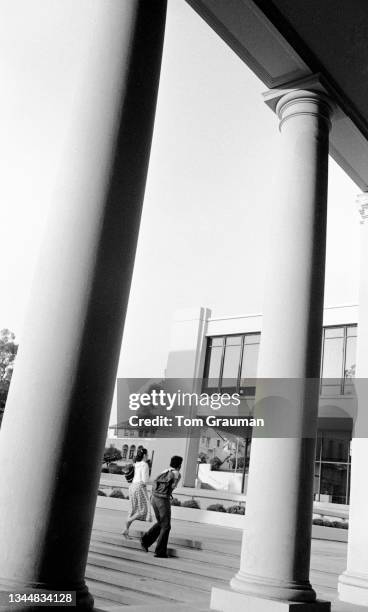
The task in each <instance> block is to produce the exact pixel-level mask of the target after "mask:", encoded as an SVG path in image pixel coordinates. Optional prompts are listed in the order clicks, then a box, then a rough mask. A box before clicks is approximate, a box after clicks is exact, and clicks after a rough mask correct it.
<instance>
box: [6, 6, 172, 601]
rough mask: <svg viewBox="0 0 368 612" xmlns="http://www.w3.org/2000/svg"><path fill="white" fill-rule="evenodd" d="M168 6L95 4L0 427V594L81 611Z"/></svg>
mask: <svg viewBox="0 0 368 612" xmlns="http://www.w3.org/2000/svg"><path fill="white" fill-rule="evenodd" d="M165 12H166V1H165V0H150V2H141V1H140V0H129V2H119V1H117V2H99V3H98V14H97V15H96V22H95V24H94V35H93V44H92V48H91V49H90V56H89V63H88V67H87V69H86V73H85V74H84V77H85V81H84V89H83V90H82V91H81V92H80V96H79V99H78V108H77V110H76V113H75V117H74V119H75V120H74V126H73V130H72V133H71V138H70V141H69V146H68V147H67V150H66V155H65V160H64V165H63V167H62V168H61V172H60V180H59V184H58V186H57V187H58V188H57V189H56V190H55V197H54V201H53V204H52V213H51V218H50V220H49V223H48V226H47V237H46V240H45V243H44V245H43V249H42V257H41V260H40V262H39V266H38V270H37V275H36V279H35V283H34V286H33V292H32V297H31V303H30V307H29V312H28V319H27V323H26V326H25V328H26V333H25V335H24V337H23V338H22V341H21V344H20V348H19V353H18V356H17V362H16V366H15V372H14V378H13V380H12V384H11V389H10V394H9V398H8V403H7V406H6V411H5V417H4V420H3V424H2V428H1V434H0V465H1V469H0V542H1V547H0V589H1V590H12V591H14V590H15V591H17V592H18V591H22V590H23V589H25V588H28V587H32V588H36V589H51V590H75V591H77V607H79V608H85V609H92V607H93V598H92V597H91V596H90V594H89V593H88V590H87V587H86V585H85V582H84V570H85V565H86V560H87V553H88V547H89V539H90V533H91V528H92V522H93V515H94V508H95V501H96V496H97V489H98V483H99V478H100V471H101V460H102V454H103V448H104V443H105V438H106V430H107V425H108V420H109V409H110V406H111V399H112V394H113V388H114V383H115V378H116V369H117V363H118V357H119V351H120V344H121V337H122V331H123V325H124V318H125V312H126V307H127V302H128V296H129V290H130V281H131V275H132V271H133V264H134V256H135V249H136V242H137V235H138V229H139V223H140V214H141V206H142V201H143V195H144V188H145V181H146V174H147V167H148V159H149V153H150V146H151V137H152V129H153V122H154V115H155V106H156V96H157V90H158V81H159V73H160V64H161V54H162V45H163V35H164V24H165ZM28 205H31V203H28ZM10 607H11V606H10ZM31 607H32V608H33V606H31Z"/></svg>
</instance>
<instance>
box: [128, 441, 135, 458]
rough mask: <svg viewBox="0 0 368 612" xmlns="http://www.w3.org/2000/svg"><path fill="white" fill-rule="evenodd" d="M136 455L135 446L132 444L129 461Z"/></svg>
mask: <svg viewBox="0 0 368 612" xmlns="http://www.w3.org/2000/svg"><path fill="white" fill-rule="evenodd" d="M134 455H135V445H134V444H132V446H131V447H130V449H129V459H133V458H134Z"/></svg>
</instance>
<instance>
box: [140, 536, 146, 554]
mask: <svg viewBox="0 0 368 612" xmlns="http://www.w3.org/2000/svg"><path fill="white" fill-rule="evenodd" d="M140 543H141V546H142V548H143V550H144V551H145V552H148V546H146V544H145V543H144V540H143V537H142V538H141V539H140Z"/></svg>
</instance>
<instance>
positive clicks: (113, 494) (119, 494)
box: [110, 489, 125, 499]
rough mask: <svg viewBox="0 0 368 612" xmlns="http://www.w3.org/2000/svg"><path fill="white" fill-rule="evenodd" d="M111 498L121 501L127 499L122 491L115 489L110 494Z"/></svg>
mask: <svg viewBox="0 0 368 612" xmlns="http://www.w3.org/2000/svg"><path fill="white" fill-rule="evenodd" d="M110 497H120V499H125V495H124V493H123V492H122V490H121V489H113V490H112V491H111V493H110Z"/></svg>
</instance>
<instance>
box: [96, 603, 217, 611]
mask: <svg viewBox="0 0 368 612" xmlns="http://www.w3.org/2000/svg"><path fill="white" fill-rule="evenodd" d="M94 612H210V609H209V608H198V607H197V606H187V605H185V604H184V605H181V604H175V605H173V604H168V605H166V604H163V605H159V606H155V605H153V606H151V605H149V604H148V605H147V604H143V605H137V606H129V610H128V609H127V607H126V606H121V605H120V604H112V606H105V607H95V608H94Z"/></svg>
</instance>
